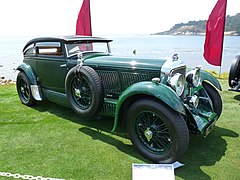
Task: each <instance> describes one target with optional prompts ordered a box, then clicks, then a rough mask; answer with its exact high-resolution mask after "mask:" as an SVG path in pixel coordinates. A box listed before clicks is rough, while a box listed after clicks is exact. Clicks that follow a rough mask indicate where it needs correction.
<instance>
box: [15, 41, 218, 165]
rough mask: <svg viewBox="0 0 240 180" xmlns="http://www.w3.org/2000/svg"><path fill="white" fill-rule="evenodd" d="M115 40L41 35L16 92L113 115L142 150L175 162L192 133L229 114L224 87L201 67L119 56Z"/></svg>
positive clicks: (27, 50) (28, 99)
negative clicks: (224, 104) (224, 109)
mask: <svg viewBox="0 0 240 180" xmlns="http://www.w3.org/2000/svg"><path fill="white" fill-rule="evenodd" d="M111 41H112V40H109V39H104V38H99V37H88V36H64V37H48V38H36V39H32V40H30V41H29V42H27V44H26V46H25V47H24V48H23V56H24V59H23V63H22V64H20V65H19V67H18V68H17V70H18V71H19V73H18V76H17V83H16V86H17V92H18V95H19V98H20V101H21V102H22V104H24V105H27V106H33V105H35V104H36V103H37V102H38V101H42V100H44V99H47V100H49V101H52V102H55V103H57V104H59V105H63V106H66V107H69V108H72V109H73V110H74V111H75V112H76V114H77V115H78V116H79V118H84V119H90V118H93V119H94V117H106V116H110V117H112V119H113V121H114V123H113V124H114V125H113V127H112V132H114V131H116V129H117V128H118V127H119V125H120V124H121V125H122V126H123V127H125V129H126V133H127V134H128V137H129V139H130V140H131V142H132V144H133V145H134V146H135V147H136V149H137V150H138V152H139V153H140V154H141V155H142V156H144V157H145V158H147V159H148V160H150V161H152V162H155V163H172V162H175V161H176V160H178V159H179V158H181V157H182V156H183V154H184V153H185V152H186V150H187V148H188V144H189V133H192V134H196V135H203V136H206V135H208V134H209V132H210V131H211V130H212V128H213V127H214V125H215V123H216V121H217V120H218V119H219V117H220V115H221V112H222V100H221V97H220V95H219V91H221V86H220V84H219V82H218V81H217V79H216V78H214V77H213V76H212V75H211V74H209V73H208V72H206V71H203V70H202V69H201V67H200V66H197V67H195V68H192V69H189V68H187V67H186V65H185V64H184V63H183V62H182V61H181V60H180V58H179V57H178V55H177V54H174V55H173V56H171V55H170V57H171V58H168V59H152V58H139V57H137V56H134V55H133V56H132V57H116V56H114V55H112V54H111V50H110V42H111Z"/></svg>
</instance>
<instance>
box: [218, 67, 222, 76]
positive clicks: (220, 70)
mask: <svg viewBox="0 0 240 180" xmlns="http://www.w3.org/2000/svg"><path fill="white" fill-rule="evenodd" d="M221 73H222V65H221V66H220V68H219V74H218V77H219V78H220V76H221Z"/></svg>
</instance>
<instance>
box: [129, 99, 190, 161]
mask: <svg viewBox="0 0 240 180" xmlns="http://www.w3.org/2000/svg"><path fill="white" fill-rule="evenodd" d="M126 125H127V127H126V128H127V133H128V135H129V137H130V139H131V141H132V143H133V145H134V146H135V147H136V148H137V150H138V151H139V152H140V154H142V155H143V156H144V157H145V158H147V159H149V160H151V161H153V162H155V163H172V162H175V161H176V160H177V159H178V158H180V157H181V156H182V155H183V154H184V153H185V152H186V150H187V148H188V143H189V132H188V128H187V125H186V122H185V120H184V119H183V117H182V116H181V114H180V113H178V112H176V111H174V110H172V109H171V108H169V107H167V106H166V105H164V104H162V103H160V102H157V101H155V100H152V99H142V100H138V101H137V102H135V103H134V104H132V105H131V107H130V108H129V110H128V113H127V122H126Z"/></svg>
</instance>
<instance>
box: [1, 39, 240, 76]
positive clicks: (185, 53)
mask: <svg viewBox="0 0 240 180" xmlns="http://www.w3.org/2000/svg"><path fill="white" fill-rule="evenodd" d="M102 37H107V38H110V39H113V42H112V43H111V49H112V54H113V55H118V56H126V57H129V56H132V57H133V56H134V55H133V50H136V52H137V55H136V57H145V58H166V57H171V56H172V55H173V54H175V53H177V54H178V55H179V58H180V59H181V60H182V61H183V62H184V63H185V64H186V65H187V66H188V67H194V66H197V65H201V66H202V68H203V69H207V70H215V71H216V72H219V71H220V70H221V72H222V73H223V72H228V71H229V68H230V66H231V63H232V61H233V60H234V58H235V56H236V55H240V36H226V37H225V39H224V52H223V58H222V66H221V69H220V67H218V66H213V65H210V64H208V63H207V62H206V61H205V60H204V58H203V45H204V38H205V37H204V36H167V35H166V36H157V35H121V36H119V35H105V36H102ZM32 38H33V37H0V77H5V78H6V79H15V78H16V75H17V72H15V69H16V68H17V67H18V65H19V64H21V63H22V60H23V55H22V49H23V47H24V45H25V44H26V43H27V41H29V40H30V39H32Z"/></svg>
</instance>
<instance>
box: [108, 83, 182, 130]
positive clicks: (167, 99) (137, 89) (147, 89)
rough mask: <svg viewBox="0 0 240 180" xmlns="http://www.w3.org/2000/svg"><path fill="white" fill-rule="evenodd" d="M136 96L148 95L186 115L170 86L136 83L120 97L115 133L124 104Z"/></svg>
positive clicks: (115, 120) (116, 111)
mask: <svg viewBox="0 0 240 180" xmlns="http://www.w3.org/2000/svg"><path fill="white" fill-rule="evenodd" d="M135 95H147V96H148V97H149V96H150V97H154V98H156V99H159V100H161V101H162V102H164V103H165V104H167V105H168V106H169V107H170V108H172V109H173V110H175V111H177V112H179V113H181V114H184V115H185V108H184V106H183V104H182V102H181V99H180V98H179V97H178V96H177V95H176V93H175V92H174V91H173V90H172V89H171V88H170V87H168V86H166V85H164V84H161V83H153V82H150V81H146V82H139V83H135V84H133V85H132V86H130V87H129V88H127V89H126V90H125V91H124V92H123V93H122V94H121V96H120V97H119V99H118V102H117V106H116V110H115V119H114V126H113V129H112V131H115V130H116V128H117V125H118V115H119V112H120V109H121V107H122V105H123V103H124V102H126V101H127V100H128V99H129V98H131V97H133V96H135Z"/></svg>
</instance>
